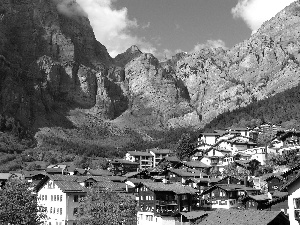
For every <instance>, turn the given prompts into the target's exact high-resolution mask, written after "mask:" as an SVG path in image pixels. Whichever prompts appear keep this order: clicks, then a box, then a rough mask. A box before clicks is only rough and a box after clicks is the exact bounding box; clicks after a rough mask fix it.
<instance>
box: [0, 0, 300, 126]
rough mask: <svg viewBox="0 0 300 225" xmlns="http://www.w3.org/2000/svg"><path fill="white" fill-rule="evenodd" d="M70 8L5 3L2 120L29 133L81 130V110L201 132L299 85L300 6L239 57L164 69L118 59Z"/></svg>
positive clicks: (0, 45)
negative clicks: (77, 125) (74, 113)
mask: <svg viewBox="0 0 300 225" xmlns="http://www.w3.org/2000/svg"><path fill="white" fill-rule="evenodd" d="M62 2H63V0H44V1H40V0H19V1H12V0H3V1H1V2H0V97H1V98H0V114H6V115H10V116H13V117H15V118H17V119H18V120H20V121H21V122H22V123H23V124H24V125H26V126H27V127H33V128H40V127H47V126H48V127H51V126H63V127H73V126H74V121H72V120H70V118H71V117H67V116H68V112H69V111H70V110H71V109H74V108H83V109H86V110H89V112H92V113H93V115H100V117H101V118H108V119H115V118H117V117H119V118H121V119H120V120H119V122H120V121H121V123H123V122H126V121H127V122H128V121H135V122H137V126H139V127H148V128H151V129H152V128H155V129H168V128H170V127H187V126H196V127H199V126H202V125H204V124H205V123H207V122H209V121H210V120H212V119H213V118H214V117H216V116H217V115H218V114H220V113H223V112H225V111H228V110H233V109H236V108H238V107H243V106H246V105H248V104H250V103H251V102H253V101H256V100H260V99H264V98H268V97H270V96H272V95H274V94H276V93H278V92H282V91H284V90H287V89H289V88H291V87H294V86H296V85H297V84H298V83H299V76H300V75H299V74H300V73H299V72H300V71H299V70H300V67H299V60H300V56H299V51H300V49H299V40H300V39H299V36H300V32H299V31H300V28H299V27H300V26H299V24H300V10H299V8H300V3H299V1H296V2H295V3H293V4H292V5H291V6H289V7H287V8H286V9H285V10H283V11H282V12H280V13H279V14H278V15H277V16H276V17H274V18H273V19H272V20H270V21H268V22H266V23H265V24H264V25H263V26H262V27H261V29H260V30H258V32H257V33H256V34H254V35H253V36H252V37H251V38H250V39H249V40H246V41H244V42H243V43H240V44H238V45H236V46H235V47H233V48H232V49H230V50H223V49H221V48H219V49H202V50H200V51H198V52H195V53H193V54H185V53H181V54H177V55H176V56H174V57H173V58H172V59H171V60H168V61H166V62H161V63H160V62H159V61H158V60H157V59H156V58H155V57H154V56H153V55H151V54H145V53H142V52H141V51H140V50H139V49H138V48H137V47H136V46H132V47H131V48H129V49H128V50H127V51H126V52H125V53H123V54H120V55H118V56H117V57H116V58H115V59H112V58H111V57H110V56H109V54H108V53H107V50H106V48H105V47H104V46H103V45H102V44H101V43H99V42H97V41H96V39H95V37H94V33H93V30H92V28H91V26H90V24H89V20H88V19H87V17H86V15H85V13H84V12H83V11H82V9H80V7H79V5H78V4H77V3H76V1H73V0H69V1H67V7H68V12H66V11H64V10H62V9H61V8H60V5H61V4H62ZM65 2H66V1H64V3H65ZM125 120H126V121H125ZM130 123H131V122H130Z"/></svg>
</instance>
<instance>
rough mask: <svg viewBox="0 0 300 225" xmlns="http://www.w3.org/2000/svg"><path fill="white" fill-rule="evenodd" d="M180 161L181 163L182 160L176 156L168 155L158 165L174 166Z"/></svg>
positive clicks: (164, 166) (163, 166)
mask: <svg viewBox="0 0 300 225" xmlns="http://www.w3.org/2000/svg"><path fill="white" fill-rule="evenodd" d="M179 163H181V161H180V160H179V159H178V158H177V157H176V156H167V157H164V158H163V159H161V160H160V162H159V163H158V164H157V166H158V167H162V168H174V167H176V166H177V164H179Z"/></svg>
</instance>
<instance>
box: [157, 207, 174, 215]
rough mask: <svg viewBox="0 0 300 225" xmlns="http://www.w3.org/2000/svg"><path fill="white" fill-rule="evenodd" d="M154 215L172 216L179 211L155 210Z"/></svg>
mask: <svg viewBox="0 0 300 225" xmlns="http://www.w3.org/2000/svg"><path fill="white" fill-rule="evenodd" d="M156 213H157V214H160V215H161V216H174V215H176V214H178V213H179V210H178V208H177V207H176V208H174V209H157V210H156Z"/></svg>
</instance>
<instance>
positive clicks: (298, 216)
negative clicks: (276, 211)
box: [294, 198, 300, 220]
mask: <svg viewBox="0 0 300 225" xmlns="http://www.w3.org/2000/svg"><path fill="white" fill-rule="evenodd" d="M294 213H295V220H300V198H294Z"/></svg>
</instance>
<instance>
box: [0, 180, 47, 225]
mask: <svg viewBox="0 0 300 225" xmlns="http://www.w3.org/2000/svg"><path fill="white" fill-rule="evenodd" d="M45 212H46V209H45V208H44V207H41V206H39V205H38V201H37V195H36V194H34V193H33V192H32V187H31V185H30V184H29V183H28V182H26V181H21V180H19V179H10V180H9V181H8V182H7V183H6V184H5V186H4V189H3V190H0V224H26V225H37V224H43V222H42V221H43V220H45V219H46V214H45Z"/></svg>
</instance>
